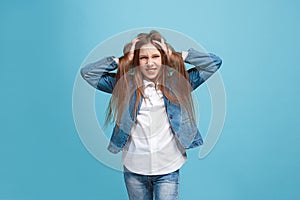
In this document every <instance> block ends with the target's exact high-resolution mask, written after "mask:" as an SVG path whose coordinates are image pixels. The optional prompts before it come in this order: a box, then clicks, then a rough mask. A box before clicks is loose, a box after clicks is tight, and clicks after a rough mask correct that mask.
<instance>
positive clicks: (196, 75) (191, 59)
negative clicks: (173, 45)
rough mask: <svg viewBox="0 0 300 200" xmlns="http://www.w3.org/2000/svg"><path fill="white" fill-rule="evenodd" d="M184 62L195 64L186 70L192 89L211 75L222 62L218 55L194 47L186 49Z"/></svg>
mask: <svg viewBox="0 0 300 200" xmlns="http://www.w3.org/2000/svg"><path fill="white" fill-rule="evenodd" d="M184 62H186V63H188V64H191V65H193V66H195V67H194V68H191V69H189V70H188V74H189V78H190V82H191V85H192V87H193V88H194V89H195V88H196V87H198V86H199V85H201V84H202V83H203V82H205V81H206V80H207V79H208V78H209V77H210V76H212V75H213V74H214V73H215V72H216V71H217V70H218V69H219V68H220V66H221V64H222V60H221V59H220V58H219V57H218V56H216V55H214V54H212V53H205V52H199V51H196V50H194V49H189V50H188V53H187V55H186V58H185V59H184Z"/></svg>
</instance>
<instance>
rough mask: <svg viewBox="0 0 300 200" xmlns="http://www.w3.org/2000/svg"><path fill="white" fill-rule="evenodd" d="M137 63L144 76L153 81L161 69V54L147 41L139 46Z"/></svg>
mask: <svg viewBox="0 0 300 200" xmlns="http://www.w3.org/2000/svg"><path fill="white" fill-rule="evenodd" d="M139 65H140V69H141V72H142V74H143V76H144V78H145V79H146V80H148V81H153V82H155V81H156V78H157V76H158V74H159V72H160V70H161V54H160V52H159V51H158V50H157V48H156V47H155V46H154V45H153V44H151V43H148V44H145V45H143V46H142V47H141V49H140V55H139Z"/></svg>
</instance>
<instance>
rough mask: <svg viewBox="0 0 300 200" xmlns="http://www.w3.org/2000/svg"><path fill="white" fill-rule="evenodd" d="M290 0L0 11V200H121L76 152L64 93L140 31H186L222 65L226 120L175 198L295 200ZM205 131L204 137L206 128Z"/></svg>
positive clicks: (111, 173)
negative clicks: (100, 52)
mask: <svg viewBox="0 0 300 200" xmlns="http://www.w3.org/2000/svg"><path fill="white" fill-rule="evenodd" d="M299 8H300V4H299V3H298V2H297V1H296V0H285V1H284V0H272V1H271V0H263V1H262V0H252V1H238V0H227V1H220V0H212V1H202V0H195V1H192V0H185V1H180V2H176V1H162V0H159V1H157V0H153V1H131V0H128V1H116V0H111V1H106V2H104V1H92V0H90V1H75V0H74V1H67V0H65V1H62V0H60V1H58V0H53V1H38V0H28V1H17V0H2V1H1V2H0V23H1V24H0V25H1V31H0V43H1V45H0V56H1V59H0V66H1V73H0V89H1V91H0V95H1V100H0V101H1V104H0V107H1V111H0V120H1V122H0V123H1V129H0V133H1V140H0V156H1V157H0V158H1V163H0V199H88V200H89V199H91V200H94V199H116V200H119V199H127V194H126V190H125V186H124V183H123V177H122V173H120V172H118V171H115V170H112V169H110V168H108V167H106V166H104V165H103V164H101V163H100V162H99V161H97V160H96V159H95V158H94V157H93V156H92V155H91V154H89V153H88V151H87V150H86V149H85V147H84V146H83V145H82V143H81V141H80V139H79V137H78V134H77V131H76V128H75V125H74V121H73V116H72V90H73V84H74V80H75V77H76V75H77V73H78V70H79V67H80V65H81V63H82V62H83V60H84V59H85V57H86V56H87V55H88V54H89V52H90V51H91V50H92V49H93V48H94V47H95V46H96V45H98V44H99V43H100V42H102V41H104V40H105V39H107V38H108V37H111V36H112V35H115V34H118V33H120V32H122V31H126V30H129V29H133V28H138V27H145V26H146V27H148V26H151V27H162V28H169V29H174V30H176V31H179V32H182V33H184V34H186V35H188V36H190V37H192V38H193V39H194V40H196V41H197V42H199V43H200V44H201V45H202V46H203V47H205V49H207V50H208V51H210V52H214V53H216V54H217V55H219V56H220V57H221V58H222V59H223V65H222V69H221V74H222V77H223V81H224V84H225V88H226V94H227V117H226V122H225V127H224V129H223V132H222V135H221V138H220V140H219V141H218V143H217V145H216V147H215V148H214V150H213V151H212V152H211V153H210V154H209V156H208V157H206V158H205V159H202V160H199V159H198V158H197V155H198V150H191V151H190V152H189V161H188V162H187V163H186V164H185V166H184V167H183V169H182V171H181V190H180V198H181V199H209V200H216V199H223V200H225V199H229V200H240V199H243V200H247V199H263V200H266V199H270V200H271V199H272V200H277V199H292V200H294V199H299V198H300V194H299V190H297V189H299V184H300V173H299V171H298V170H299V169H300V156H299V153H300V146H299V141H300V136H299V135H300V128H299V122H300V121H299V117H298V116H297V115H299V114H300V106H299V105H298V103H299V101H300V89H299V84H298V83H297V81H298V80H299V78H298V74H299V73H300V69H299V65H298V62H297V59H298V57H299V42H300V40H299V38H298V37H299V35H300V28H299V19H300V18H299V17H300V15H299ZM202 129H205V127H203V128H202Z"/></svg>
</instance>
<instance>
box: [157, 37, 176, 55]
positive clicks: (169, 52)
mask: <svg viewBox="0 0 300 200" xmlns="http://www.w3.org/2000/svg"><path fill="white" fill-rule="evenodd" d="M153 42H155V43H156V44H158V45H159V46H161V48H162V50H163V51H164V52H165V53H166V54H167V55H168V56H170V55H171V54H172V50H171V49H169V48H168V45H167V44H166V43H165V41H164V39H163V38H162V39H161V42H159V41H157V40H154V41H153Z"/></svg>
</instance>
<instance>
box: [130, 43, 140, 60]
mask: <svg viewBox="0 0 300 200" xmlns="http://www.w3.org/2000/svg"><path fill="white" fill-rule="evenodd" d="M138 41H139V39H138V38H134V39H133V40H131V49H130V51H129V57H128V59H129V60H130V61H132V60H133V56H134V49H135V45H136V43H137V42H138Z"/></svg>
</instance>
